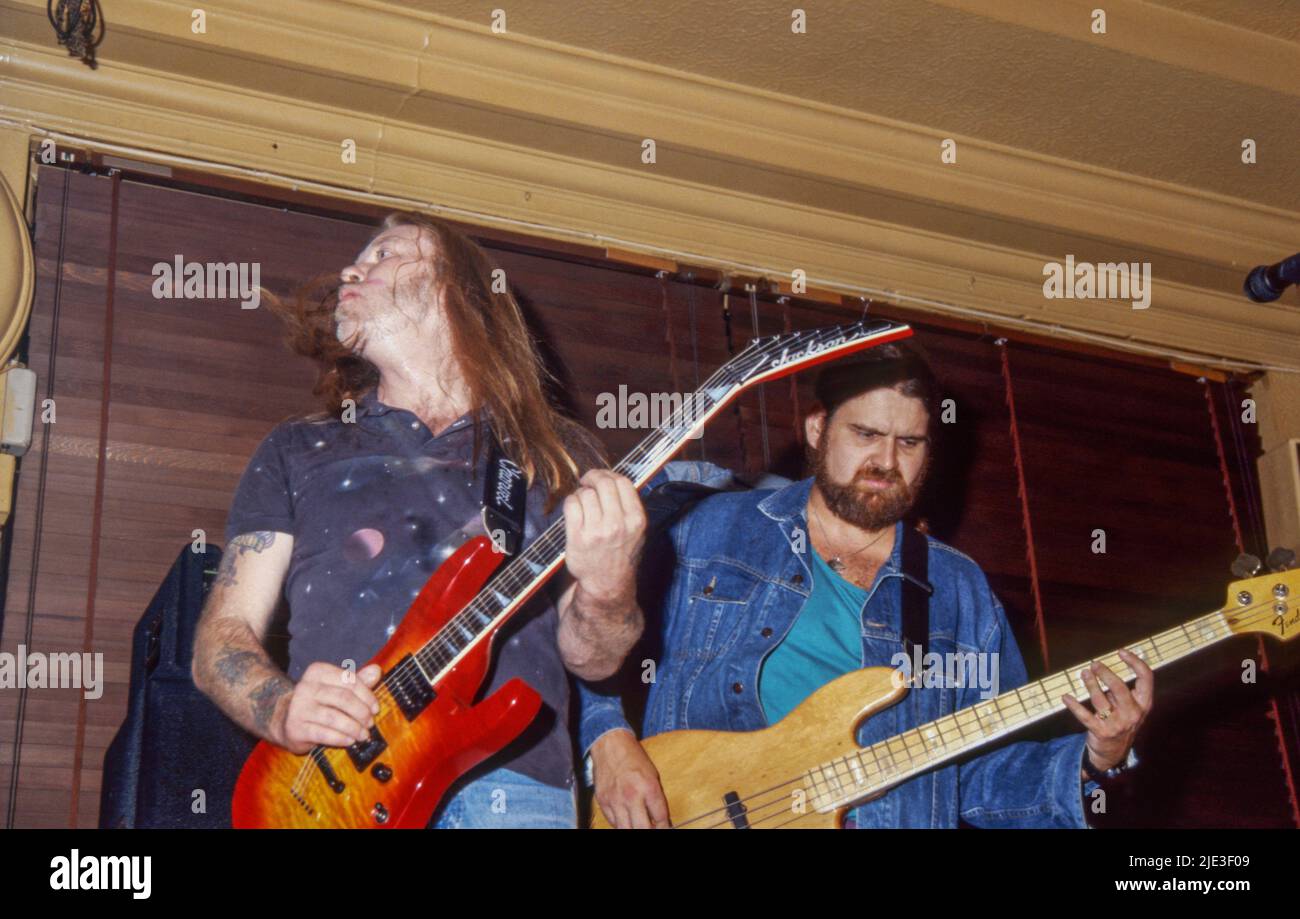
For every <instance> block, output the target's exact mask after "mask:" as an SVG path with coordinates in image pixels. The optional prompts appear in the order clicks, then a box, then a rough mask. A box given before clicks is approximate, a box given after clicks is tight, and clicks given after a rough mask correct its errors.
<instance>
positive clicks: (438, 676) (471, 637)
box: [231, 319, 912, 828]
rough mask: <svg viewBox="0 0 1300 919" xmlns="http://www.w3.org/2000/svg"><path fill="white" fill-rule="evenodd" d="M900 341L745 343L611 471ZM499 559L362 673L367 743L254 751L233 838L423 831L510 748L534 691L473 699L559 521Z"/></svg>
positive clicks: (427, 609)
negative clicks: (839, 361) (368, 708)
mask: <svg viewBox="0 0 1300 919" xmlns="http://www.w3.org/2000/svg"><path fill="white" fill-rule="evenodd" d="M911 334H912V330H911V329H910V328H909V327H908V326H906V325H903V324H902V323H898V322H892V321H889V320H884V319H874V320H863V321H860V322H855V323H849V324H847V325H839V326H829V327H824V328H819V329H812V330H809V331H805V332H793V333H790V334H786V335H772V336H767V337H764V338H757V339H754V340H753V341H752V342H751V343H750V344H749V346H748V347H747V348H745V350H743V351H741V352H740V353H739V354H737V355H736V356H735V357H733V358H732V359H731V360H729V361H728V362H727V363H726V364H725V365H723V366H722V367H721V368H720V369H719V370H718V371H717V372H716V373H714V374H713V375H712V376H711V377H709V379H708V380H707V381H705V383H704V385H703V386H702V387H700V389H699V391H698V392H696V393H695V394H694V395H693V396H692V397H691V398H689V399H687V400H685V401H684V402H682V403H681V404H680V407H676V410H675V411H673V413H672V414H671V416H670V417H669V418H668V420H667V422H666V423H665V424H664V425H663V426H662V427H661V428H660V429H659V430H657V431H655V432H654V433H653V434H651V435H650V436H649V437H647V438H646V439H645V440H643V441H642V442H641V443H640V444H639V445H638V446H637V447H636V449H634V450H633V451H632V452H631V453H630V454H628V456H627V457H626V458H624V459H623V460H622V462H620V463H619V464H618V465H617V466H615V467H614V471H615V472H619V473H621V474H623V475H625V476H627V477H628V478H629V479H631V480H632V482H633V483H634V484H635V485H636V486H637V487H640V486H641V485H644V484H645V483H646V482H647V481H648V480H649V479H650V477H651V476H653V475H654V473H655V472H657V471H658V469H659V468H660V467H661V466H662V465H663V464H664V463H665V462H667V461H668V460H669V459H670V458H671V457H672V455H673V454H674V453H676V452H677V450H678V449H680V448H681V446H682V445H683V444H684V443H686V441H687V440H688V439H689V438H690V437H691V435H692V433H693V432H694V431H696V430H697V429H699V428H700V427H701V426H702V425H704V424H705V423H706V422H707V421H708V420H709V419H710V418H712V417H713V416H714V415H715V414H717V412H719V411H720V410H721V409H722V408H723V407H724V406H725V405H726V404H727V403H729V402H730V401H731V400H732V399H734V398H735V397H736V395H738V394H739V393H740V392H741V391H743V390H745V389H747V388H749V387H751V386H754V385H756V384H759V383H762V382H765V381H769V380H774V379H777V378H779V377H783V376H785V375H787V374H790V373H793V372H795V371H796V370H801V369H803V368H806V367H811V366H813V365H815V364H820V363H822V362H824V361H830V360H834V359H836V358H839V357H843V356H844V355H847V354H851V353H853V352H855V351H862V350H864V349H866V348H870V347H873V346H876V345H882V344H884V343H886V342H889V341H895V340H897V339H900V338H906V337H908V336H910V335H911ZM504 558H505V556H504V555H503V554H501V553H499V552H497V551H495V550H494V548H493V544H492V542H491V541H490V540H489V539H488V538H487V537H485V536H480V537H477V538H475V539H471V540H470V541H468V542H467V543H465V545H464V546H462V547H461V548H460V549H459V550H458V551H457V552H456V553H455V554H454V555H452V556H451V557H450V558H448V559H447V561H445V562H444V563H443V564H442V565H441V566H439V568H438V570H437V571H435V572H434V573H433V575H432V576H431V577H430V578H429V580H428V582H427V583H426V584H425V585H424V588H423V589H422V590H421V591H420V594H419V596H417V597H416V599H415V602H414V603H412V604H411V607H410V609H409V610H408V611H407V613H406V615H405V617H404V618H403V619H402V622H401V624H400V626H399V627H398V629H397V631H396V632H395V633H394V634H393V636H392V637H391V638H390V639H389V641H388V643H387V644H386V645H384V647H383V649H382V650H381V651H380V652H379V654H378V655H376V656H375V658H374V659H373V660H372V661H370V663H375V664H379V666H380V668H381V670H382V673H383V676H382V677H381V679H380V682H379V683H378V685H377V686H376V688H375V690H374V691H375V694H376V696H378V698H379V702H380V711H379V714H378V715H376V716H375V727H374V728H373V729H371V732H370V739H369V740H368V741H367V742H365V743H355V744H352V745H351V746H349V747H324V746H318V747H315V748H314V749H312V750H311V751H310V752H309V753H306V754H303V755H296V754H293V753H290V752H289V751H287V750H284V749H282V748H280V747H276V746H274V745H272V744H270V743H267V742H266V741H262V742H261V743H259V744H258V745H257V746H256V747H255V748H254V750H253V752H252V754H251V755H250V756H249V758H248V761H247V762H246V763H245V764H244V768H243V771H242V772H241V773H240V775H239V780H238V782H237V783H236V785H235V794H234V799H233V801H232V805H231V811H232V821H233V823H234V825H235V826H236V827H387V828H391V827H414V828H418V827H423V826H424V825H425V824H427V823H428V821H429V818H430V817H431V816H432V815H433V812H434V810H435V809H436V808H437V806H438V802H439V801H440V800H441V799H442V796H443V794H444V793H445V792H446V790H447V788H448V787H449V786H450V785H451V784H452V782H454V781H455V780H456V779H457V778H459V777H460V776H461V775H463V774H464V773H465V772H467V771H468V770H469V769H471V768H472V767H474V766H475V765H477V764H478V763H480V762H482V761H483V760H485V759H487V758H488V757H489V756H491V755H492V754H493V753H496V752H497V751H499V750H501V749H502V748H503V747H505V746H506V744H508V743H509V742H510V741H511V740H513V739H514V738H515V737H517V736H518V735H519V734H520V732H522V731H523V729H524V728H525V727H527V726H528V724H529V722H530V721H532V719H533V717H534V716H535V715H536V714H537V712H538V710H539V708H540V707H541V698H540V696H538V694H537V692H536V691H534V690H533V689H532V688H531V687H529V686H528V685H527V684H525V683H524V682H523V681H521V680H517V679H516V680H511V681H509V682H508V683H506V684H505V685H504V686H502V687H501V688H500V689H499V690H497V691H496V692H495V693H493V694H492V695H490V696H488V697H487V698H485V699H483V700H482V701H480V702H477V703H475V697H476V696H477V694H478V692H479V689H480V686H481V684H482V682H483V677H484V675H485V674H486V672H487V669H488V664H489V662H490V659H491V658H490V655H491V643H492V638H493V636H494V635H495V633H496V631H497V630H498V629H499V628H500V627H501V625H502V624H504V623H505V621H506V620H507V619H509V617H510V616H511V615H512V614H513V613H514V612H515V611H517V610H518V609H519V608H520V607H521V606H522V605H523V604H524V603H525V602H526V601H527V600H528V598H529V597H531V596H532V595H533V594H534V593H535V592H536V591H537V589H538V588H540V587H541V586H542V584H544V583H545V582H546V581H547V579H548V578H550V577H551V576H552V575H553V574H554V573H555V572H556V571H557V570H559V568H560V566H561V565H562V564H563V563H564V521H563V520H562V519H561V520H557V521H556V522H555V523H554V524H552V525H551V526H550V527H548V528H547V529H546V531H545V532H543V533H542V534H540V535H539V536H538V537H537V539H535V540H534V541H533V542H532V544H531V545H529V546H528V547H526V548H525V549H524V550H523V551H522V552H520V553H519V554H518V555H516V556H514V557H512V558H511V559H510V560H509V561H508V562H506V563H505V564H502V562H503V560H504ZM498 568H499V569H500V570H498Z"/></svg>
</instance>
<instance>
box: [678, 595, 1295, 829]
mask: <svg viewBox="0 0 1300 919" xmlns="http://www.w3.org/2000/svg"><path fill="white" fill-rule="evenodd" d="M1271 602H1272V601H1264V602H1262V603H1260V604H1258V606H1266V605H1268V604H1269V603H1271ZM1248 609H1250V607H1239V608H1235V609H1234V610H1233V614H1232V615H1233V616H1234V617H1235V618H1240V615H1239V614H1240V613H1242V612H1245V611H1246V610H1248ZM1224 614H1225V610H1222V609H1221V610H1218V611H1215V612H1213V613H1209V614H1207V615H1206V616H1203V617H1200V618H1199V619H1197V620H1192V622H1189V623H1184V624H1183V625H1181V626H1176V627H1174V628H1173V629H1169V630H1166V632H1162V633H1160V634H1161V635H1166V636H1170V635H1172V633H1176V632H1184V633H1185V632H1186V629H1187V627H1188V626H1190V625H1192V624H1193V623H1195V622H1198V621H1199V622H1204V621H1208V620H1212V619H1214V618H1215V617H1216V616H1224ZM1272 615H1274V613H1273V612H1272V611H1269V612H1267V613H1264V614H1263V615H1262V616H1258V615H1252V617H1250V619H1251V620H1258V619H1260V618H1268V617H1269V616H1272ZM1241 621H1242V624H1253V622H1252V621H1250V620H1247V619H1244V618H1243V619H1242V620H1241ZM1225 624H1226V617H1225ZM1236 634H1238V633H1235V632H1227V633H1225V634H1222V635H1218V636H1216V638H1215V639H1214V641H1213V642H1209V643H1203V644H1200V645H1197V644H1196V642H1195V641H1192V640H1189V639H1188V638H1187V637H1186V636H1185V635H1184V637H1182V638H1179V639H1178V640H1176V641H1174V642H1173V643H1172V644H1171V645H1170V646H1169V647H1167V648H1166V650H1165V651H1164V652H1162V656H1164V657H1165V659H1163V660H1161V661H1159V662H1158V663H1157V664H1156V665H1155V666H1156V667H1160V666H1164V665H1165V664H1168V663H1173V662H1174V661H1175V660H1179V659H1181V658H1182V657H1184V656H1186V655H1187V654H1189V653H1191V652H1192V651H1196V650H1200V648H1203V647H1208V646H1209V644H1214V643H1217V642H1218V641H1221V640H1224V639H1226V638H1228V637H1232V636H1233V635H1236ZM1157 637H1159V636H1153V637H1152V638H1150V639H1144V640H1143V641H1141V642H1138V643H1137V644H1136V645H1134V647H1139V646H1141V645H1142V644H1144V643H1148V642H1150V643H1152V645H1153V647H1154V641H1155V638H1157ZM1189 646H1190V649H1189ZM1107 656H1116V655H1115V654H1114V652H1112V653H1111V655H1107ZM1104 657H1105V656H1103V658H1104ZM1120 663H1122V661H1121V662H1120ZM1071 672H1073V668H1071V670H1069V671H1062V672H1060V673H1056V674H1051V675H1049V676H1047V677H1044V678H1043V679H1042V680H1041V681H1038V682H1039V683H1040V684H1041V683H1047V682H1048V681H1050V680H1053V679H1057V678H1062V677H1065V678H1066V679H1067V680H1068V674H1069V673H1071ZM1026 685H1027V686H1028V685H1029V684H1026ZM1069 685H1070V686H1071V689H1073V683H1072V682H1070V684H1069ZM1022 688H1026V687H1017V689H1016V690H1012V691H1011V692H1010V693H1006V694H1003V695H1002V696H1000V697H999V699H1006V698H1007V697H1009V696H1011V695H1016V698H1017V702H1018V703H1019V704H1020V706H1021V708H1022V710H1023V711H1024V712H1025V715H1026V716H1028V717H1029V719H1030V720H1038V719H1039V718H1041V717H1046V716H1047V715H1048V714H1056V713H1057V712H1058V711H1059V710H1061V709H1062V706H1061V705H1060V704H1059V703H1052V704H1051V705H1050V706H1049V711H1048V712H1039V713H1037V714H1036V715H1031V714H1030V712H1029V710H1028V708H1026V707H1025V705H1024V701H1023V699H1021V698H1020V696H1019V690H1020V689H1022ZM1040 688H1041V687H1040ZM1045 697H1046V696H1045ZM996 701H997V700H992V701H991V702H990V703H988V704H990V705H992V704H994V702H996ZM978 707H979V706H978V705H976V706H968V707H967V708H965V709H961V710H959V711H958V712H956V713H954V715H951V716H945V717H944V718H942V719H937V720H936V722H932V724H933V723H938V722H942V721H944V720H947V719H949V718H954V719H955V718H956V717H957V716H958V715H963V714H969V713H972V712H974V711H975V709H977V708H978ZM1027 723H1029V722H1028V721H1022V722H1020V723H1019V724H1016V725H1014V726H1013V727H1012V729H1011V730H1007V729H1006V728H1005V727H1003V728H999V730H1000V731H1001V732H1002V733H1003V734H1010V733H1013V732H1014V730H1018V729H1019V728H1020V727H1023V726H1024V724H1027ZM967 724H970V721H969V719H968V720H967ZM924 727H926V725H919V726H918V727H917V728H913V729H912V730H910V731H907V732H904V733H903V734H900V735H897V736H896V737H893V738H888V739H887V740H885V741H881V742H878V743H877V744H873V745H871V746H870V747H864V748H860V749H859V750H857V751H855V753H852V754H849V755H848V756H846V757H841V758H839V759H837V760H832V761H830V762H829V763H822V764H819V765H818V766H816V767H814V768H813V769H810V770H809V771H808V772H807V773H804V774H803V775H801V776H800V777H799V778H798V779H792V780H790V782H796V781H800V780H802V779H805V778H809V777H812V779H813V781H812V785H813V793H814V794H815V795H818V796H822V797H826V796H827V795H824V794H823V793H822V792H820V791H818V790H817V788H816V784H817V778H816V776H817V773H818V772H819V771H820V772H822V781H823V783H825V784H826V788H827V792H830V791H831V789H830V785H829V783H827V782H826V781H825V770H827V769H828V768H831V775H832V776H836V782H837V784H838V782H839V779H838V774H837V773H836V772H835V770H834V767H836V766H842V765H844V763H845V762H846V760H847V759H848V758H849V757H851V756H860V755H861V754H864V753H872V754H873V758H874V751H875V749H876V748H877V747H881V746H886V747H888V746H892V745H893V744H895V743H896V742H898V741H900V740H901V739H903V738H906V737H907V736H908V735H909V734H918V733H919V731H920V729H921V728H924ZM959 733H960V739H961V740H962V741H966V740H969V739H970V738H967V737H966V736H965V734H964V732H960V731H959ZM976 739H977V740H978V739H985V740H993V739H996V732H995V734H994V735H991V736H990V735H986V736H985V737H984V738H980V737H979V736H977V737H976ZM902 746H903V750H904V752H905V753H906V754H907V757H908V760H909V768H908V769H906V770H903V771H902V772H901V773H900V774H898V775H896V776H895V778H894V781H893V782H892V783H891V784H897V783H898V782H900V781H902V780H904V779H905V778H906V777H907V772H909V771H911V772H918V771H925V770H927V769H929V768H931V767H932V766H933V765H934V763H933V762H930V761H927V760H925V759H922V762H921V764H920V767H919V768H918V767H917V765H916V760H915V757H914V756H913V755H912V754H913V749H912V747H911V746H910V745H908V744H906V743H903V744H902ZM927 749H928V748H926V747H925V746H924V744H922V750H927ZM954 752H961V750H960V748H959V749H958V750H957V751H952V750H948V749H944V750H943V755H945V756H946V755H949V754H951V753H954ZM890 761H891V764H892V763H893V757H892V753H891V754H890ZM893 769H894V771H895V772H896V773H898V772H899V770H898V769H897V765H896V764H893ZM876 771H877V772H879V773H880V778H886V777H888V774H889V773H888V771H886V770H884V769H880V768H879V760H877V770H876ZM850 778H851V776H850ZM790 782H785V783H782V784H781V785H777V786H773V789H776V788H780V787H783V786H784V785H788V784H790ZM768 790H770V789H766V790H764V791H762V792H757V793H755V795H752V796H751V797H756V796H758V795H762V794H764V793H765V792H766V791H768ZM840 793H841V795H842V794H843V790H842V789H841V792H840ZM862 794H863V795H870V794H871V790H867V791H864V792H863V793H862ZM861 797H862V795H854V796H853V797H852V798H851V799H850V800H849V801H848V802H847V804H845V805H842V806H848V804H852V802H853V800H861ZM778 800H780V799H778ZM832 800H834V798H832ZM764 806H766V805H760V806H759V808H758V809H761V808H762V807H764ZM835 809H838V808H835ZM723 810H725V808H717V809H715V810H714V811H710V812H707V813H705V814H701V815H699V816H697V817H694V818H690V820H688V821H686V822H684V823H683V824H682V825H681V826H683V828H684V827H685V825H686V823H690V822H696V821H698V820H701V819H704V818H707V817H709V816H712V815H713V814H716V813H718V812H720V811H723ZM801 818H802V815H796V816H795V817H794V818H793V820H798V819H801ZM767 819H774V818H762V819H760V820H758V821H754V822H753V823H755V824H756V823H762V822H764V821H765V820H767ZM786 822H787V823H789V822H791V821H786ZM730 823H731V821H730V818H727V819H725V820H723V821H720V822H719V823H717V824H715V825H713V826H712V827H706V828H718V827H723V828H725V827H727V826H729V825H730ZM780 825H781V826H784V825H785V824H780ZM764 828H765V829H766V828H769V827H764Z"/></svg>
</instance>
